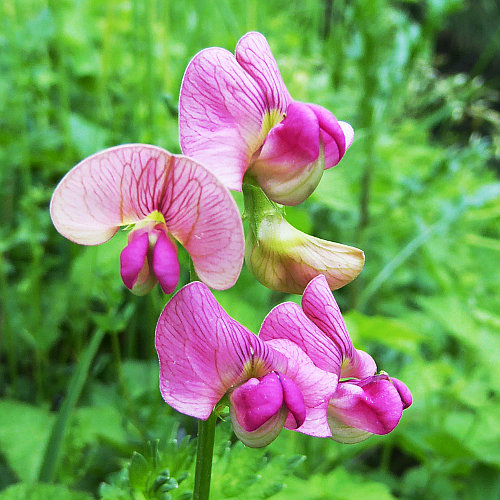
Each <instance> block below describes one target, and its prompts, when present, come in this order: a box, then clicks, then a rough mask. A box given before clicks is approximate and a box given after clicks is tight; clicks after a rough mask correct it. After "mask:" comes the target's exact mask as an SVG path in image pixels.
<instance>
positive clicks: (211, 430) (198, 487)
mask: <svg viewBox="0 0 500 500" xmlns="http://www.w3.org/2000/svg"><path fill="white" fill-rule="evenodd" d="M189 271H190V272H189V278H190V281H197V280H198V279H199V278H198V275H197V274H196V271H195V269H194V265H193V261H191V262H190V268H189ZM216 421H217V416H216V415H215V413H214V412H212V414H211V415H210V417H208V420H198V447H197V450H196V469H195V473H194V490H193V500H208V498H209V497H210V480H211V478H212V458H213V455H214V438H215V422H216Z"/></svg>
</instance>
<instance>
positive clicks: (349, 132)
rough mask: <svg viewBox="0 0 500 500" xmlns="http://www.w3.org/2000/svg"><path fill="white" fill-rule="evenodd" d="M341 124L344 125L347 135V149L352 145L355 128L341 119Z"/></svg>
mask: <svg viewBox="0 0 500 500" xmlns="http://www.w3.org/2000/svg"><path fill="white" fill-rule="evenodd" d="M339 125H340V126H341V127H342V131H343V132H344V137H345V149H346V151H347V150H348V149H349V148H350V147H351V144H352V141H353V140H354V129H353V128H352V127H351V125H349V124H348V123H347V122H342V121H339Z"/></svg>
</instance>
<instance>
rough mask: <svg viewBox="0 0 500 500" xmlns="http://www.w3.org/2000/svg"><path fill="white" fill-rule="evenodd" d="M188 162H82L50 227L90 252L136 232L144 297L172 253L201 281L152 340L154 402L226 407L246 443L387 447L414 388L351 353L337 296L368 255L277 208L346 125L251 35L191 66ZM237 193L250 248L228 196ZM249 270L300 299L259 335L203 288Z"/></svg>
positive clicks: (194, 411) (126, 254) (338, 150)
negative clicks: (282, 436) (318, 440)
mask: <svg viewBox="0 0 500 500" xmlns="http://www.w3.org/2000/svg"><path fill="white" fill-rule="evenodd" d="M179 135H180V144H181V148H182V151H183V153H184V154H183V155H174V154H171V153H169V152H168V151H165V150H164V149H161V148H159V147H156V146H151V145H147V144H127V145H123V146H118V147H114V148H111V149H107V150H105V151H102V152H100V153H97V154H95V155H93V156H91V157H89V158H87V159H85V160H83V161H82V162H81V163H79V164H78V165H76V166H75V167H74V168H73V169H72V170H71V171H70V172H68V174H67V175H66V176H65V177H64V178H63V179H62V181H61V182H60V183H59V185H58V186H57V188H56V190H55V192H54V195H53V197H52V201H51V206H50V212H51V217H52V220H53V223H54V225H55V227H56V229H57V230H58V231H59V232H60V233H61V234H62V235H64V236H65V237H66V238H68V239H70V240H72V241H74V242H76V243H80V244H84V245H97V244H101V243H104V242H106V241H107V240H109V239H110V238H111V237H112V236H113V235H114V234H115V233H116V232H117V231H118V229H119V228H120V227H125V228H127V229H130V232H129V234H128V243H127V245H126V247H125V248H124V249H123V251H122V253H121V256H120V271H121V277H122V280H123V283H124V284H125V286H126V287H127V288H129V289H130V290H131V291H132V292H134V293H136V294H139V295H142V294H146V293H148V292H149V291H151V290H152V288H153V287H154V285H155V284H156V283H157V282H159V284H160V286H161V288H162V290H163V291H164V292H165V293H166V294H170V293H172V292H174V290H175V289H176V288H177V285H178V281H179V276H180V268H179V261H178V258H177V243H176V242H179V243H180V244H181V245H183V246H184V248H185V249H186V250H187V252H188V254H189V256H190V257H191V260H192V263H193V266H194V270H195V272H196V274H197V276H198V277H199V279H200V280H201V282H199V281H195V282H192V283H190V284H188V285H186V286H184V287H183V288H182V289H181V290H180V291H178V293H177V294H175V295H174V296H173V297H172V298H171V300H170V301H169V302H168V303H167V305H166V306H165V309H164V310H163V312H162V313H161V316H160V319H159V321H158V325H157V328H156V349H157V352H158V357H159V361H160V390H161V394H162V395H163V398H164V399H165V401H166V402H167V403H168V404H169V405H170V406H172V407H173V408H175V409H176V410H178V411H180V412H182V413H185V414H187V415H191V416H193V417H196V418H199V419H202V420H205V419H207V418H208V417H209V416H210V415H211V414H212V412H213V411H214V410H216V407H218V406H222V405H228V406H229V413H230V416H231V421H232V423H233V428H234V431H235V433H236V435H237V436H238V437H239V439H241V441H243V442H244V443H245V444H247V445H248V446H253V447H260V446H265V445H267V444H268V443H270V442H271V441H272V440H273V439H275V438H276V436H277V435H278V434H279V432H280V431H281V429H282V428H283V427H285V428H287V429H292V430H296V431H298V432H302V433H304V434H309V435H311V436H316V437H331V438H333V439H335V440H337V441H341V442H344V443H354V442H358V441H361V440H363V439H365V438H367V437H368V436H370V435H371V434H387V433H388V432H391V431H392V430H393V429H394V428H395V426H396V425H397V424H398V422H399V420H400V418H401V415H402V412H403V410H404V409H405V408H407V407H408V406H410V404H411V401H412V398H411V394H410V391H409V390H408V388H407V387H406V386H405V385H404V384H403V382H401V381H399V380H398V379H396V378H391V377H389V376H388V375H387V374H386V373H385V372H379V373H377V367H376V364H375V362H374V360H373V358H372V357H371V356H370V355H369V354H367V353H365V352H363V351H360V350H356V349H355V348H354V346H353V344H352V342H351V339H350V337H349V334H348V332H347V329H346V327H345V324H344V321H343V319H342V315H341V313H340V310H339V308H338V306H337V303H336V302H335V299H334V298H333V295H332V292H331V290H335V289H337V288H340V287H342V286H344V285H346V284H347V283H349V282H350V281H352V280H353V279H354V278H355V277H356V276H357V275H358V274H359V273H360V272H361V269H362V268H363V264H364V254H363V252H362V251H361V250H359V249H357V248H353V247H349V246H345V245H341V244H339V243H333V242H329V241H325V240H320V239H318V238H315V237H313V236H310V235H307V234H304V233H302V232H300V231H297V230H296V229H295V228H293V227H292V226H291V225H290V224H289V223H288V222H287V221H286V218H285V212H284V208H283V207H282V205H296V204H298V203H301V202H302V201H304V200H305V199H306V198H307V197H308V196H309V195H310V194H311V193H312V192H313V191H314V189H315V188H316V186H317V185H318V183H319V181H320V179H321V176H322V174H323V171H324V170H325V169H328V168H330V167H333V166H334V165H336V164H337V163H338V162H339V161H340V160H341V159H342V157H343V156H344V154H345V152H346V150H347V148H348V147H349V146H350V145H351V143H352V140H353V137H354V133H353V130H352V128H351V126H350V125H349V124H347V123H345V122H342V121H338V120H337V119H336V118H335V116H334V115H333V114H331V113H330V112H329V111H328V110H326V109H324V108H322V107H321V106H318V105H315V104H306V103H302V102H298V101H294V100H293V99H292V98H291V96H290V94H289V93H288V90H287V89H286V86H285V84H284V82H283V80H282V78H281V75H280V72H279V69H278V66H277V64H276V61H275V59H274V57H273V55H272V53H271V50H270V48H269V45H268V43H267V41H266V39H265V38H264V37H263V36H262V35H261V34H260V33H255V32H252V33H247V34H246V35H245V36H243V38H241V40H240V41H239V42H238V44H237V46H236V51H235V55H234V56H233V54H231V53H230V52H228V51H227V50H225V49H221V48H209V49H206V50H203V51H201V52H200V53H198V54H197V55H196V56H195V57H194V58H193V60H192V61H191V62H190V63H189V65H188V67H187V69H186V73H185V75H184V78H183V82H182V88H181V92H180V100H179ZM230 189H231V190H242V191H243V195H244V201H245V216H246V218H247V220H248V223H249V224H248V226H249V230H248V233H247V237H246V241H245V238H244V234H243V226H242V221H241V216H240V214H239V211H238V208H237V206H236V204H235V202H234V200H233V198H232V196H231V194H230V192H229V190H230ZM244 258H245V260H246V263H247V265H248V267H249V268H250V270H251V271H252V272H253V273H254V275H255V276H256V277H257V279H258V280H259V281H261V282H262V283H263V284H264V285H266V286H267V287H269V288H271V289H274V290H279V291H283V292H288V293H298V294H303V296H302V307H300V306H298V305H297V304H295V303H292V302H286V303H283V304H280V305H278V306H277V307H275V308H274V309H273V310H272V311H271V312H270V313H269V314H268V316H267V317H266V318H265V320H264V322H263V324H262V327H261V329H260V333H259V335H254V334H253V333H252V332H250V331H248V330H247V329H246V328H245V327H244V326H242V325H241V324H239V323H238V322H237V321H236V320H234V319H233V318H231V317H230V316H228V314H227V313H226V312H225V311H224V310H223V309H222V308H221V307H220V305H219V304H218V303H217V301H216V300H215V298H214V296H213V295H212V293H211V292H210V290H209V288H208V287H207V285H208V286H210V287H211V288H215V289H221V290H223V289H227V288H229V287H231V286H233V285H234V283H235V282H236V280H237V278H238V276H239V273H240V270H241V267H242V264H243V259H244Z"/></svg>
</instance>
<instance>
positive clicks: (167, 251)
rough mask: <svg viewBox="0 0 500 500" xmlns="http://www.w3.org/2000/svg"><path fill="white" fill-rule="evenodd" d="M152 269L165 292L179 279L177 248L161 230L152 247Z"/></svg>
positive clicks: (175, 284) (169, 290) (169, 291)
mask: <svg viewBox="0 0 500 500" xmlns="http://www.w3.org/2000/svg"><path fill="white" fill-rule="evenodd" d="M153 271H154V273H155V275H156V277H157V279H158V282H159V283H160V286H161V288H162V290H163V291H164V292H165V293H172V292H173V291H174V290H175V287H176V286H177V282H178V281H179V273H180V269H179V260H178V259H177V248H176V246H175V243H173V242H172V241H171V240H170V238H169V237H168V236H167V235H166V234H165V232H163V231H161V232H160V233H159V235H158V239H157V240H156V243H155V246H154V249H153Z"/></svg>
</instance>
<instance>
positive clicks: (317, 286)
mask: <svg viewBox="0 0 500 500" xmlns="http://www.w3.org/2000/svg"><path fill="white" fill-rule="evenodd" d="M260 337H261V338H262V339H264V340H265V341H270V340H273V339H274V340H275V339H287V340H290V341H292V342H294V343H295V344H296V345H297V346H299V347H300V348H301V349H302V350H303V351H304V352H305V353H306V354H307V355H308V357H309V358H310V359H311V360H312V361H313V362H314V364H315V365H316V366H317V367H318V368H321V369H322V370H325V371H328V372H331V373H334V374H335V375H337V376H338V377H339V380H340V381H339V383H338V385H337V387H336V390H335V393H334V394H333V396H332V398H331V400H330V403H329V406H328V423H329V425H330V430H331V432H332V438H333V439H335V440H336V441H340V442H343V443H357V442H359V441H362V440H364V439H366V438H368V437H369V436H370V435H371V434H387V433H389V432H391V431H392V430H393V429H394V428H395V427H396V425H397V424H398V422H399V420H400V419H401V415H402V412H403V410H404V409H406V408H408V407H409V406H410V405H411V403H412V396H411V393H410V391H409V389H408V388H407V387H406V385H405V384H404V383H403V382H401V381H400V380H398V379H396V378H393V377H389V376H388V375H387V374H386V373H385V372H381V373H380V374H378V375H377V374H376V371H377V366H376V364H375V361H374V360H373V358H372V357H371V356H370V355H369V354H367V353H366V352H364V351H361V350H357V349H355V348H354V346H353V344H352V341H351V339H350V337H349V333H348V332H347V328H346V326H345V323H344V320H343V318H342V314H341V312H340V309H339V307H338V305H337V303H336V301H335V299H334V298H333V295H332V293H331V291H330V289H329V287H328V283H327V282H326V279H325V278H324V277H323V276H318V277H316V278H314V279H313V280H311V282H310V283H309V285H308V286H307V287H306V289H305V291H304V295H303V296H302V307H300V306H298V305H297V304H294V303H292V302H285V303H283V304H280V305H278V306H276V307H275V308H274V309H273V310H272V311H271V312H270V313H269V314H268V315H267V317H266V318H265V320H264V322H263V324H262V328H261V331H260Z"/></svg>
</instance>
